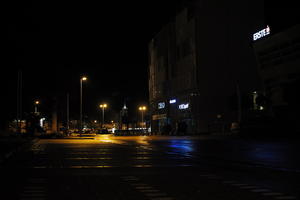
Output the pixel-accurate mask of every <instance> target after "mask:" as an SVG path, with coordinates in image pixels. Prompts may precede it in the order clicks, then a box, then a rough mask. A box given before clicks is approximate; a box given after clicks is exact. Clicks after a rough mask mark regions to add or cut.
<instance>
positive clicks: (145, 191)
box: [140, 190, 159, 193]
mask: <svg viewBox="0 0 300 200" xmlns="http://www.w3.org/2000/svg"><path fill="white" fill-rule="evenodd" d="M140 192H143V193H148V192H159V190H140Z"/></svg>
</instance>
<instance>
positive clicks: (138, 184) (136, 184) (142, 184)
mask: <svg viewBox="0 0 300 200" xmlns="http://www.w3.org/2000/svg"><path fill="white" fill-rule="evenodd" d="M131 185H132V186H147V184H144V183H131Z"/></svg>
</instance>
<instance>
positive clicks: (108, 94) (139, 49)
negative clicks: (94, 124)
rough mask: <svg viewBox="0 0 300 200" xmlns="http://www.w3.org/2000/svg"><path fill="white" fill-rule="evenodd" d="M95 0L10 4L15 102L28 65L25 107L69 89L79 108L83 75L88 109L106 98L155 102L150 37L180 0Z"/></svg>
mask: <svg viewBox="0 0 300 200" xmlns="http://www.w3.org/2000/svg"><path fill="white" fill-rule="evenodd" d="M94 2H95V1H91V2H85V1H78V2H76V1H58V0H54V1H38V0H33V1H17V2H11V3H8V4H7V9H6V19H5V20H6V22H7V23H6V24H5V27H4V28H5V30H6V33H7V34H6V38H5V39H6V41H5V42H6V44H5V56H4V57H5V61H4V62H3V61H2V62H3V64H4V65H3V66H4V68H5V71H6V72H5V74H6V75H5V81H4V80H3V82H4V83H3V84H4V85H5V88H4V90H5V93H6V99H5V100H6V103H9V104H10V105H11V108H12V109H14V110H15V104H16V103H15V102H14V101H16V100H15V98H14V97H15V96H16V83H17V69H22V71H23V84H24V85H23V87H24V91H23V94H24V95H23V96H24V110H25V111H26V110H27V111H31V110H32V102H33V100H34V99H41V102H45V101H48V100H49V98H51V97H52V96H54V95H55V96H59V97H58V98H60V99H61V98H63V97H64V96H65V95H66V93H68V92H69V93H70V101H71V102H70V103H71V111H74V113H78V109H79V106H78V105H79V80H80V76H81V75H86V76H87V77H88V82H86V83H84V100H85V104H86V105H84V107H85V108H86V110H88V111H93V110H95V109H97V105H98V104H99V103H100V102H102V101H107V102H108V103H111V104H112V106H113V107H115V108H117V109H119V108H120V107H122V104H123V103H122V102H123V101H124V99H128V103H132V105H131V106H136V107H137V106H138V105H137V104H141V103H144V102H147V99H148V83H147V81H148V78H147V70H148V52H147V48H148V43H149V41H150V39H151V38H152V37H153V36H154V35H155V33H157V32H158V31H159V29H160V28H161V26H162V25H163V24H165V23H166V22H168V21H169V18H170V16H172V15H174V13H175V10H176V3H175V2H176V1H172V4H170V5H167V4H166V3H162V1H158V0H157V1H141V2H140V3H137V2H136V1H97V2H98V3H94ZM7 97H9V98H7ZM7 101H8V102H7ZM134 104H136V105H134ZM41 106H42V104H41ZM4 110H7V107H5V108H4Z"/></svg>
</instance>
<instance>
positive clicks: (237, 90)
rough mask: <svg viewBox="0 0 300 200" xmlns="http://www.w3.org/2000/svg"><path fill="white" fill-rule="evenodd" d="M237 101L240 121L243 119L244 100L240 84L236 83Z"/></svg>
mask: <svg viewBox="0 0 300 200" xmlns="http://www.w3.org/2000/svg"><path fill="white" fill-rule="evenodd" d="M236 93H237V102H238V123H239V124H240V123H241V120H242V102H241V101H242V100H241V89H240V86H239V84H238V83H237V84H236Z"/></svg>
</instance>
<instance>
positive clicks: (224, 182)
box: [223, 181, 236, 184]
mask: <svg viewBox="0 0 300 200" xmlns="http://www.w3.org/2000/svg"><path fill="white" fill-rule="evenodd" d="M223 183H226V184H227V183H236V181H223Z"/></svg>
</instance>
